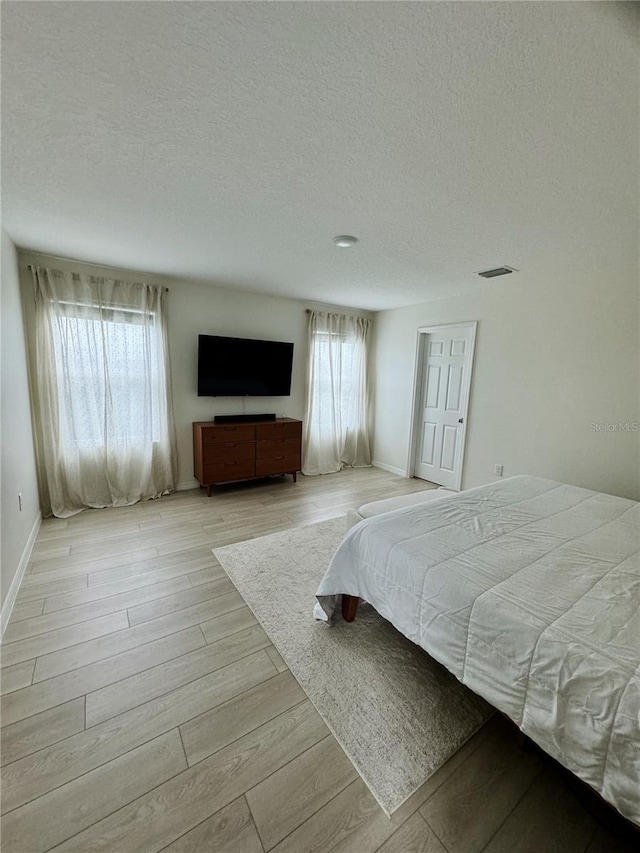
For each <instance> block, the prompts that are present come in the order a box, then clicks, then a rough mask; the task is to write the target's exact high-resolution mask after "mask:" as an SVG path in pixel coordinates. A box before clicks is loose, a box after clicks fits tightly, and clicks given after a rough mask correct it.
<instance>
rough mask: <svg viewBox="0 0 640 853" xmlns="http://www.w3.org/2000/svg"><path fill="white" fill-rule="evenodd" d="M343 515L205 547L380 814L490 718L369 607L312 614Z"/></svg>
mask: <svg viewBox="0 0 640 853" xmlns="http://www.w3.org/2000/svg"><path fill="white" fill-rule="evenodd" d="M343 534H344V520H343V519H342V518H340V519H332V520H330V521H323V522H321V523H319V524H311V525H308V526H307V527H299V528H296V529H294V530H287V531H284V532H282V533H274V534H272V535H270V536H263V537H262V538H260V539H252V540H249V541H247V542H239V543H236V544H234V545H227V546H225V547H223V548H216V549H214V554H215V555H216V557H217V558H218V560H219V561H220V563H221V564H222V566H223V568H224V569H225V571H226V572H227V574H228V575H229V577H230V578H231V580H232V581H233V583H234V584H235V585H236V587H237V588H238V590H239V591H240V593H241V595H242V597H243V598H244V599H245V601H246V602H247V604H248V605H249V607H250V608H251V610H253V612H254V613H255V615H256V617H257V618H258V620H259V621H260V623H261V624H262V626H263V628H264V629H265V631H266V632H267V634H268V635H269V637H270V638H271V640H272V641H273V644H274V645H275V646H276V648H277V649H278V651H279V652H280V654H281V655H282V657H283V658H284V660H285V661H286V663H287V664H288V666H289V668H290V669H291V671H292V673H293V674H294V676H295V677H296V679H297V680H298V681H299V683H300V684H301V686H302V688H303V689H304V691H305V692H306V694H307V696H308V697H309V699H310V700H311V701H312V702H313V704H314V705H315V707H316V708H317V709H318V712H319V713H320V715H321V716H322V718H323V719H324V721H325V722H326V724H327V725H328V727H329V728H330V729H331V731H332V732H333V734H334V735H335V737H336V739H337V740H338V741H339V743H340V745H341V746H342V748H343V749H344V751H345V752H346V754H347V755H348V756H349V758H350V759H351V761H352V762H353V765H354V766H355V768H356V770H357V771H358V772H359V773H360V775H361V776H362V778H363V779H364V781H365V783H366V784H367V785H368V787H369V789H370V790H371V793H372V794H373V795H374V797H375V798H376V800H377V801H378V803H380V805H381V806H382V808H383V809H384V811H385V812H386V813H387V814H388V815H390V814H391V813H392V812H394V811H395V810H396V809H397V808H398V807H399V806H400V805H402V803H403V802H404V801H405V800H406V799H407V798H408V797H410V796H411V794H412V793H413V792H414V791H415V790H416V789H417V788H419V787H420V785H422V784H423V783H424V782H425V781H426V780H427V779H428V778H429V777H430V776H431V775H432V774H433V773H434V772H435V771H436V770H437V769H438V768H439V767H440V766H441V765H442V764H443V763H444V762H445V761H446V760H447V758H449V757H450V756H451V755H453V753H454V752H456V751H457V750H458V749H459V748H460V747H461V746H462V745H463V744H464V743H465V741H467V740H468V739H469V738H470V737H471V736H472V735H473V734H474V733H475V732H476V731H477V730H478V728H480V726H482V724H483V723H484V722H485V721H486V720H487V719H488V718H489V716H491V713H492V708H491V707H490V706H489V705H487V703H486V702H484V701H483V700H482V699H480V698H478V697H477V696H476V695H475V694H474V693H472V692H471V691H469V690H468V689H467V688H466V687H464V686H463V685H462V684H460V682H459V681H457V680H456V679H455V678H454V677H453V676H452V675H450V673H449V672H447V670H445V669H444V667H442V666H440V664H438V663H436V661H434V660H433V659H432V658H431V657H429V656H428V655H427V654H426V652H423V651H422V649H420V648H418V646H415V645H414V644H413V643H411V642H410V641H409V640H407V639H406V638H405V637H403V636H402V635H401V634H399V633H398V632H397V631H396V630H395V628H393V627H392V626H391V625H390V623H389V622H386V621H385V620H384V619H382V617H381V616H379V615H378V614H377V613H376V612H375V610H374V609H373V608H372V607H370V606H369V605H362V604H361V605H360V607H359V608H358V616H357V619H356V620H355V622H353V623H351V624H347V623H346V622H344V621H342V619H341V618H340V619H339V620H338V621H337V622H336V624H335V625H334V626H333V627H331V628H330V627H328V626H327V625H325V624H322V623H319V622H316V621H315V620H314V619H313V615H312V610H313V605H314V603H315V592H316V589H317V587H318V585H319V583H320V580H321V578H322V576H323V574H324V572H325V570H326V568H327V566H328V564H329V561H330V559H331V557H332V555H333V553H334V551H335V550H336V548H337V547H338V545H339V544H340V542H341V540H342V537H343Z"/></svg>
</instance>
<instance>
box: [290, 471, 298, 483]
mask: <svg viewBox="0 0 640 853" xmlns="http://www.w3.org/2000/svg"><path fill="white" fill-rule="evenodd" d="M291 475H292V477H293V482H294V483H297V482H298V472H297V471H292V472H291Z"/></svg>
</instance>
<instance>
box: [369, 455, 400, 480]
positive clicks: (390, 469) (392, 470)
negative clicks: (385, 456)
mask: <svg viewBox="0 0 640 853" xmlns="http://www.w3.org/2000/svg"><path fill="white" fill-rule="evenodd" d="M371 464H372V465H373V467H374V468H381V469H382V470H383V471H388V472H389V473H390V474H397V475H398V477H406V476H407V472H406V470H405V469H404V468H396V467H395V466H393V465H387V463H386V462H378V460H377V459H374V460H373V461H372V462H371Z"/></svg>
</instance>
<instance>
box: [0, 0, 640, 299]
mask: <svg viewBox="0 0 640 853" xmlns="http://www.w3.org/2000/svg"><path fill="white" fill-rule="evenodd" d="M633 5H635V4H627V5H626V7H624V6H621V5H619V4H607V3H604V4H600V3H536V2H534V3H529V2H514V3H473V2H472V3H464V2H453V3H447V2H441V3H405V2H402V3H398V2H390V3H365V2H362V3H349V2H338V3H333V2H301V3H274V2H268V3H239V2H232V3H224V2H216V3H180V2H176V3H152V2H145V3H128V2H113V3H109V2H101V3H91V2H89V3H80V2H71V3H57V2H47V3H25V2H17V3H13V2H3V3H2V96H3V101H2V109H3V124H2V142H3V148H2V155H3V198H2V201H3V227H4V228H5V230H6V231H7V232H8V234H9V235H10V236H11V238H12V239H13V240H14V242H16V243H17V244H18V245H20V246H23V247H28V248H30V249H35V250H38V251H42V252H49V253H54V254H56V255H62V256H66V257H72V258H76V259H81V260H88V261H95V262H100V263H105V264H110V265H113V266H121V267H127V268H131V269H141V270H147V271H151V272H157V273H164V274H168V275H172V276H176V277H180V278H189V279H201V280H207V281H211V282H215V283H217V284H220V285H223V286H228V287H238V288H242V289H249V290H258V291H264V292H268V293H274V294H281V295H287V296H296V297H300V298H305V299H315V300H322V301H327V302H333V303H337V304H347V305H353V306H358V307H362V308H369V309H380V308H388V307H394V306H399V305H406V304H410V303H415V302H420V301H424V300H426V299H433V298H440V297H443V296H446V295H448V294H451V293H455V292H460V291H461V290H470V289H473V288H475V287H488V286H491V285H487V284H480V283H478V282H480V280H479V279H478V278H477V276H474V275H473V273H474V271H477V270H482V269H484V268H486V267H491V266H497V265H500V264H505V263H506V264H510V265H512V266H515V267H516V268H518V269H520V270H521V273H520V274H519V275H520V277H519V279H518V280H519V282H520V283H522V282H523V280H526V281H527V282H528V283H529V282H530V283H531V284H532V285H534V284H535V282H536V280H539V279H540V277H544V276H545V275H548V274H549V272H550V270H551V269H553V268H555V269H556V270H558V269H559V270H560V271H561V272H562V271H565V270H567V271H568V270H570V269H573V270H574V271H575V270H576V269H577V270H580V269H587V268H589V267H595V268H596V269H597V268H599V267H602V268H603V269H604V267H605V264H606V261H607V258H609V259H610V258H611V257H612V256H615V255H616V253H617V252H618V251H619V250H620V249H621V248H622V245H621V241H624V240H628V234H629V230H628V223H629V220H630V218H631V219H633V217H634V216H635V215H636V213H637V208H636V204H637V194H638V193H637V190H638V182H637V178H638V175H637V161H638V148H637V139H638V124H637V122H638V100H637V86H638V78H637V73H638V64H637V61H638V60H637V56H638V54H637V41H636V35H637V19H634V12H635V11H637V9H632V8H631V7H632V6H633ZM625 222H626V223H627V226H626V227H625ZM342 233H347V234H355V235H356V236H357V237H358V238H359V240H360V242H359V243H358V245H357V246H355V247H354V248H352V249H346V250H345V249H338V248H336V247H335V246H334V245H333V243H332V241H331V238H332V237H333V236H334V235H335V234H342ZM523 277H524V279H523ZM510 278H514V277H513V276H512V277H510Z"/></svg>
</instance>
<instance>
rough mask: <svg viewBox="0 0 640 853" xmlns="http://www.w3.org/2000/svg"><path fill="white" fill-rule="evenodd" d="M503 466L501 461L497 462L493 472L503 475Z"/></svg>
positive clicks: (498, 475) (497, 475) (499, 475)
mask: <svg viewBox="0 0 640 853" xmlns="http://www.w3.org/2000/svg"><path fill="white" fill-rule="evenodd" d="M502 468H503V466H502V465H501V464H500V463H499V462H496V464H495V465H494V466H493V473H494V474H495V475H496V477H502Z"/></svg>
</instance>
